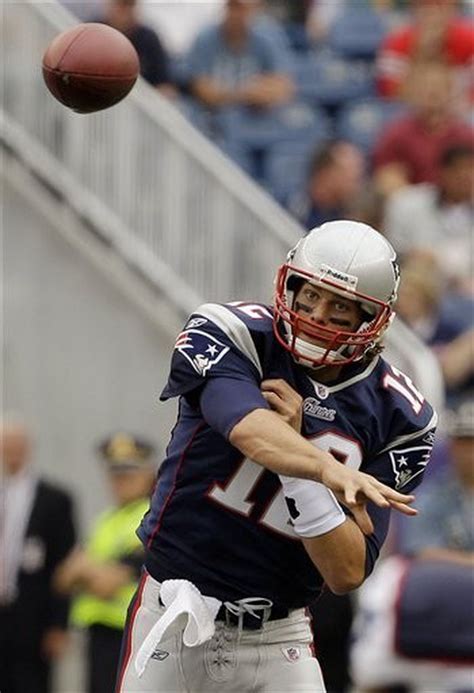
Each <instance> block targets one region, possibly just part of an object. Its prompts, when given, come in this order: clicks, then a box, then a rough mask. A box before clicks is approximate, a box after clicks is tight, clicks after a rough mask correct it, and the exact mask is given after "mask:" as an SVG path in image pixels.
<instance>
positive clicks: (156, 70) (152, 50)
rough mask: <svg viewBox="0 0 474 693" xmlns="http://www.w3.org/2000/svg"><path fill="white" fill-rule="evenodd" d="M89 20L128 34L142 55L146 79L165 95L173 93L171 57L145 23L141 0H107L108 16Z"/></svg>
mask: <svg viewBox="0 0 474 693" xmlns="http://www.w3.org/2000/svg"><path fill="white" fill-rule="evenodd" d="M89 21H97V22H102V23H103V24H108V25H109V26H112V27H114V29H117V30H118V31H121V32H122V34H125V36H127V38H128V39H130V41H131V43H132V44H133V46H134V47H135V50H136V51H137V53H138V58H139V60H140V74H141V76H142V77H143V79H145V80H146V81H147V82H149V84H151V85H152V86H153V87H158V88H159V89H160V91H163V92H164V93H165V94H172V93H173V88H172V86H171V84H170V81H171V76H170V67H169V59H168V55H167V53H166V51H165V49H164V47H163V45H162V42H161V41H160V39H159V37H158V34H157V33H156V32H155V31H154V30H153V29H152V28H150V27H149V26H146V25H145V24H143V23H141V21H140V16H139V12H138V0H107V3H106V6H105V11H104V14H103V15H102V16H100V17H96V18H95V19H93V20H89Z"/></svg>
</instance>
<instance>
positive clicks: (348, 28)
mask: <svg viewBox="0 0 474 693" xmlns="http://www.w3.org/2000/svg"><path fill="white" fill-rule="evenodd" d="M386 31H387V25H386V22H385V21H384V18H383V17H382V16H381V14H380V13H379V12H376V11H375V10H373V9H372V8H371V7H363V6H360V4H358V5H357V8H352V9H348V10H346V11H345V12H344V13H342V14H341V16H340V17H339V18H338V19H337V20H336V21H335V22H334V24H333V26H332V29H331V31H330V33H329V36H328V45H329V46H330V48H331V49H332V50H334V51H335V52H336V53H338V54H339V55H340V56H342V57H344V58H363V59H365V60H373V59H374V58H375V55H376V53H377V50H378V48H379V46H380V43H381V41H382V39H383V37H384V36H385V33H386Z"/></svg>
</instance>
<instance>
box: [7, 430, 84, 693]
mask: <svg viewBox="0 0 474 693" xmlns="http://www.w3.org/2000/svg"><path fill="white" fill-rule="evenodd" d="M31 448H32V443H31V439H30V435H29V433H28V431H27V429H26V427H25V425H24V424H23V423H20V422H13V421H9V422H8V421H4V422H3V423H2V424H1V429H0V450H1V482H0V557H1V561H0V690H1V691H2V693H46V692H47V691H50V690H51V682H50V678H51V676H50V674H51V664H52V662H54V661H55V660H57V659H58V658H59V657H61V656H62V655H63V653H64V652H65V650H66V647H67V644H68V634H67V621H68V611H69V603H68V600H67V599H65V598H63V597H59V596H58V595H57V594H55V592H54V591H53V589H52V576H53V572H54V570H55V569H56V567H57V565H58V564H59V562H60V561H62V560H63V559H64V557H65V556H66V555H67V554H68V553H69V551H70V550H71V548H72V546H73V545H74V543H75V538H76V533H75V529H74V522H73V515H72V502H71V498H70V496H69V495H68V494H67V493H66V492H65V491H63V490H61V489H60V488H58V487H56V486H53V485H52V484H50V483H49V482H47V481H45V480H44V479H42V478H41V477H40V475H39V474H38V473H37V472H35V471H34V470H33V469H32V467H31V465H30V460H31Z"/></svg>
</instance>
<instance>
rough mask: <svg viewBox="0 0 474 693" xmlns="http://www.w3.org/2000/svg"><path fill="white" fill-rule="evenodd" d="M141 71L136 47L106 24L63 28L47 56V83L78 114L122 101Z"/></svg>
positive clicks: (44, 58)
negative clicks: (64, 29) (65, 29)
mask: <svg viewBox="0 0 474 693" xmlns="http://www.w3.org/2000/svg"><path fill="white" fill-rule="evenodd" d="M138 72H139V61H138V56H137V52H136V50H135V48H134V47H133V46H132V44H131V43H130V41H129V40H128V38H127V37H126V36H124V35H123V34H121V33H120V32H119V31H117V30H116V29H112V27H110V26H107V25H106V24H95V23H92V22H91V23H87V24H78V25H77V26H75V27H73V28H72V29H68V30H67V31H63V32H62V33H61V34H59V35H58V36H56V38H54V39H53V40H52V41H51V43H50V44H49V46H48V48H47V49H46V52H45V54H44V56H43V77H44V81H45V82H46V86H47V87H48V89H49V91H50V92H51V93H52V94H53V96H55V97H56V99H58V101H60V102H61V103H62V104H64V105H65V106H68V107H69V108H72V110H73V111H76V112H77V113H93V112H94V111H100V110H102V109H103V108H109V107H110V106H113V105H114V104H116V103H118V102H119V101H121V100H122V99H123V98H124V97H125V96H126V95H127V94H128V92H129V91H130V89H131V88H132V87H133V85H134V84H135V81H136V79H137V77H138Z"/></svg>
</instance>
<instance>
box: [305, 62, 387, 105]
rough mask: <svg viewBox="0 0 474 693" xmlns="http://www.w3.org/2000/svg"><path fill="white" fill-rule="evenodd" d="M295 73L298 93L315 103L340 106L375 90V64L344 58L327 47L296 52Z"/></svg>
mask: <svg viewBox="0 0 474 693" xmlns="http://www.w3.org/2000/svg"><path fill="white" fill-rule="evenodd" d="M291 73H292V76H293V79H294V80H295V83H296V88H297V95H298V97H299V98H300V99H302V100H304V101H306V102H308V103H311V104H319V105H321V106H328V107H337V106H340V105H341V104H343V103H345V102H346V101H349V100H352V99H357V98H363V97H369V96H373V95H374V93H375V84H374V74H373V67H372V66H371V65H368V64H367V63H366V62H365V61H354V60H352V61H348V60H344V59H343V58H340V57H338V56H336V55H334V54H333V53H329V52H327V51H324V52H320V53H317V54H315V53H312V54H308V55H299V56H297V55H295V56H294V58H293V64H292V69H291Z"/></svg>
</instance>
